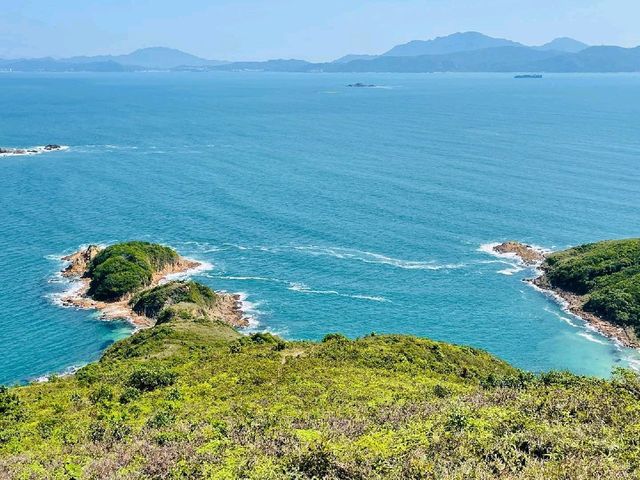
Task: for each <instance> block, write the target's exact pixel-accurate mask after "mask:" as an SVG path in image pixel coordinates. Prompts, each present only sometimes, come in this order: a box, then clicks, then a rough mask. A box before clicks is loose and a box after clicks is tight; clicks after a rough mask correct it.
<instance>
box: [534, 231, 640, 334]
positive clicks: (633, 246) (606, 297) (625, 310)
mask: <svg viewBox="0 0 640 480" xmlns="http://www.w3.org/2000/svg"><path fill="white" fill-rule="evenodd" d="M542 268H543V270H544V272H545V274H544V276H543V277H541V278H540V279H539V280H538V284H540V285H541V286H545V285H549V286H551V287H553V288H558V289H561V290H562V291H565V292H569V293H571V294H574V295H577V296H578V299H577V302H579V303H580V304H581V305H582V308H583V309H584V310H585V311H586V312H590V313H593V314H596V315H598V316H599V317H601V318H603V319H605V320H607V321H609V322H612V323H614V324H616V325H620V326H622V327H624V328H626V329H628V330H630V333H631V334H632V336H635V337H638V336H639V334H640V239H628V240H609V241H605V242H598V243H591V244H587V245H581V246H579V247H575V248H571V249H569V250H565V251H562V252H558V253H554V254H551V255H549V256H548V257H547V259H546V261H545V262H544V264H543V265H542Z"/></svg>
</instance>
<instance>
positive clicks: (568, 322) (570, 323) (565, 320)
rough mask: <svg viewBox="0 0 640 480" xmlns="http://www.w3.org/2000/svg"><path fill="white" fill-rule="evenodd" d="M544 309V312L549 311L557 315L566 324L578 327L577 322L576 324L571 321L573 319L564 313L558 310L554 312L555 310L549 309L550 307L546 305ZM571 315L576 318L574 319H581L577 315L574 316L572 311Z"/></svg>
mask: <svg viewBox="0 0 640 480" xmlns="http://www.w3.org/2000/svg"><path fill="white" fill-rule="evenodd" d="M544 311H545V312H548V313H551V314H552V315H555V316H556V317H558V318H559V319H560V320H562V321H563V322H565V323H567V324H569V325H571V326H572V327H579V325H578V324H576V323H574V322H573V320H572V319H571V318H569V317H567V316H564V315H560V314H559V313H558V312H555V311H553V310H551V309H550V308H548V307H544ZM571 316H572V317H574V318H576V319H578V320H581V319H580V317H577V316H576V315H574V314H573V313H572V314H571Z"/></svg>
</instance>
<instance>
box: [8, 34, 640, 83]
mask: <svg viewBox="0 0 640 480" xmlns="http://www.w3.org/2000/svg"><path fill="white" fill-rule="evenodd" d="M148 70H165V71H185V70H187V71H267V72H347V73H348V72H353V73H357V72H361V73H366V72H413V73H429V72H560V73H562V72H566V73H569V72H594V73H597V72H640V47H636V48H622V47H615V46H589V45H587V44H585V43H582V42H579V41H577V40H574V39H572V38H567V37H563V38H557V39H555V40H553V41H551V42H549V43H546V44H544V45H540V46H527V45H523V44H521V43H518V42H514V41H511V40H507V39H504V38H493V37H489V36H486V35H483V34H481V33H478V32H465V33H454V34H453V35H449V36H446V37H438V38H435V39H433V40H414V41H411V42H408V43H405V44H402V45H397V46H395V47H393V48H392V49H390V50H389V51H387V52H385V53H383V54H382V55H346V56H344V57H341V58H339V59H337V60H335V61H333V62H328V63H312V62H307V61H304V60H295V59H288V60H268V61H264V62H223V61H218V60H207V59H204V58H200V57H196V56H194V55H190V54H188V53H185V52H182V51H180V50H175V49H171V48H164V47H154V48H145V49H141V50H136V51H135V52H133V53H130V54H128V55H102V56H94V57H72V58H65V59H54V58H38V59H16V60H1V59H0V71H52V72H67V71H95V72H110V71H111V72H129V71H148Z"/></svg>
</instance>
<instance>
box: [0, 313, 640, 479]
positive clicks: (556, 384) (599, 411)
mask: <svg viewBox="0 0 640 480" xmlns="http://www.w3.org/2000/svg"><path fill="white" fill-rule="evenodd" d="M638 432H640V383H639V382H638V380H637V378H636V377H635V376H634V375H632V374H629V373H620V374H619V376H618V378H617V379H616V380H613V381H605V380H597V379H587V378H580V377H575V376H573V375H569V374H545V375H542V376H539V377H534V376H533V375H530V374H526V373H523V372H520V371H517V370H516V369H514V368H512V367H510V366H509V365H507V364H506V363H504V362H502V361H500V360H497V359H495V358H493V357H491V356H490V355H489V354H487V353H485V352H482V351H479V350H475V349H472V348H467V347H456V346H452V345H447V344H443V343H437V342H433V341H429V340H423V339H417V338H412V337H407V336H396V335H389V336H376V335H371V336H368V337H365V338H361V339H359V340H348V339H346V338H344V337H342V336H340V335H330V336H327V337H326V338H325V340H324V341H323V342H320V343H309V342H306V343H305V342H284V341H282V340H280V339H278V338H276V337H273V336H271V335H268V334H256V335H253V336H250V337H246V336H241V335H239V334H238V333H237V332H236V331H235V330H234V329H233V328H231V327H229V326H228V325H225V324H222V323H218V322H216V321H211V320H209V319H201V320H200V319H197V318H196V319H190V320H184V319H181V318H179V317H174V318H171V319H169V320H168V321H166V322H165V323H162V324H161V325H157V326H155V327H153V328H150V329H147V330H143V331H141V332H139V333H137V334H135V335H134V336H132V337H130V338H129V339H127V340H124V341H121V342H119V343H117V344H115V345H113V346H112V347H111V348H110V349H109V350H107V351H106V353H105V354H104V356H103V358H102V359H101V360H100V361H99V362H98V363H95V364H92V365H89V366H87V367H85V368H83V369H82V370H80V371H79V372H78V373H77V374H76V375H75V376H72V377H66V378H58V379H52V380H51V381H50V382H48V383H45V384H34V385H30V386H25V387H18V388H11V389H3V390H0V478H77V479H84V478H87V479H94V478H95V479H98V478H99V479H104V478H128V479H141V478H185V479H186V478H189V479H195V478H255V479H269V478H273V479H278V478H298V479H304V478H318V479H320V478H323V479H324V478H335V479H338V478H339V479H369V478H438V479H441V478H474V477H475V478H493V477H498V476H499V477H501V478H632V477H633V476H634V475H635V474H636V472H637V471H638V470H637V469H638V466H639V462H640V451H639V450H640V445H639V444H638V441H637V439H638Z"/></svg>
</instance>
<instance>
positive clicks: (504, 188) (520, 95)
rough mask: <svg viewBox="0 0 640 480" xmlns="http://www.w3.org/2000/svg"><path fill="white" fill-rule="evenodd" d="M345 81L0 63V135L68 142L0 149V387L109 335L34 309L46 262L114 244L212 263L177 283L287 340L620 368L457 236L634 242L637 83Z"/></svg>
mask: <svg viewBox="0 0 640 480" xmlns="http://www.w3.org/2000/svg"><path fill="white" fill-rule="evenodd" d="M356 77H358V78H354V75H342V74H335V75H296V74H263V75H260V74H250V73H238V74H226V73H220V74H202V75H200V74H188V73H185V74H61V75H54V74H52V75H49V74H33V75H27V74H12V75H0V107H1V108H2V111H3V115H2V116H0V132H2V133H1V134H0V144H2V145H4V146H21V145H40V144H42V143H43V142H55V143H57V144H61V145H69V146H70V147H71V148H70V149H69V150H68V151H65V152H57V153H55V154H51V155H39V156H31V157H3V158H1V159H0V179H1V180H0V181H1V183H2V194H1V195H0V225H2V226H3V233H2V235H0V265H2V269H0V312H1V313H0V383H12V382H15V381H19V380H25V379H30V378H35V377H37V376H39V375H43V374H46V373H48V372H56V371H62V370H64V369H65V368H66V367H68V366H70V365H75V364H82V363H85V362H87V361H90V360H93V359H95V358H97V357H98V356H99V353H100V351H101V349H103V348H104V346H105V345H107V344H109V343H110V342H112V341H113V340H114V339H116V338H120V337H121V336H122V335H126V334H127V333H128V331H129V328H128V327H127V325H126V324H107V323H104V322H100V321H98V320H96V318H95V316H94V315H92V314H91V313H90V312H83V311H75V310H69V309H61V308H58V307H57V306H55V305H54V304H53V302H52V299H51V294H54V293H55V292H57V291H60V290H62V289H64V288H66V286H65V285H63V284H59V283H55V277H54V275H55V272H56V271H58V270H59V263H57V261H55V260H54V259H53V258H54V257H51V256H52V255H53V256H56V255H61V254H63V253H65V252H66V253H70V252H71V251H74V250H76V249H77V247H78V246H79V245H81V244H84V243H102V244H108V243H114V242H116V241H122V240H127V239H131V238H135V239H142V240H149V241H154V242H162V243H166V244H168V245H171V246H172V247H174V248H176V249H177V250H178V251H180V253H181V254H183V255H186V256H188V257H194V258H196V259H198V260H203V261H207V262H210V263H212V264H213V265H214V267H213V268H212V269H211V270H209V271H207V272H200V273H199V274H197V275H196V276H195V277H194V278H196V279H197V280H199V281H201V282H203V283H205V284H207V285H209V286H211V287H212V288H214V289H222V290H228V291H232V292H243V293H245V294H246V295H247V300H248V302H249V303H250V306H251V305H252V306H253V310H254V316H255V319H256V321H258V322H259V325H258V326H257V327H255V328H258V329H268V330H270V331H273V332H276V333H279V334H282V335H284V336H285V337H287V338H296V339H299V338H313V339H319V338H321V337H322V336H323V335H324V334H325V333H327V332H332V331H340V332H343V333H345V334H348V335H350V336H358V335H362V334H365V333H368V332H370V331H377V332H399V333H411V334H416V335H421V336H427V337H431V338H434V339H437V340H445V341H449V342H455V343H464V344H469V345H473V346H476V347H481V348H485V349H487V350H489V351H490V352H491V353H494V354H496V355H498V356H500V357H501V358H504V359H505V360H507V361H509V362H512V363H513V364H515V365H516V366H518V367H523V368H526V369H530V370H534V371H540V370H548V369H569V370H572V371H574V372H578V373H586V374H593V375H602V376H606V375H608V374H609V372H610V370H611V368H612V367H614V366H626V365H629V360H631V361H635V359H636V358H637V355H636V354H635V353H634V352H630V351H628V350H622V349H619V348H617V347H616V346H615V345H614V344H613V343H611V342H610V341H608V340H606V339H604V338H602V337H600V336H598V335H597V334H595V333H593V332H591V331H589V330H586V329H584V328H583V327H582V326H581V323H580V322H579V321H577V320H576V319H574V318H571V317H569V316H568V315H565V314H564V313H563V312H562V311H561V309H560V308H559V307H558V306H557V305H556V304H555V303H553V302H552V301H551V300H549V299H548V298H546V297H545V296H543V295H541V294H540V293H539V292H536V291H535V290H533V289H532V288H530V287H528V286H527V285H525V284H524V283H522V282H521V281H520V280H521V279H522V278H525V277H527V276H530V275H531V273H530V272H528V271H527V270H521V269H520V268H519V267H518V266H517V265H515V264H512V263H509V262H508V261H506V260H503V259H498V258H494V257H491V256H489V255H487V254H486V253H484V252H482V251H479V247H480V246H481V245H483V244H487V243H490V242H496V241H502V240H507V239H518V240H521V241H524V242H527V243H532V244H536V245H541V246H544V247H547V248H554V249H561V248H565V247H567V246H569V245H576V244H579V243H584V242H588V241H595V240H600V239H604V238H622V237H629V236H637V234H638V230H637V229H638V220H637V219H638V209H637V205H638V204H639V203H640V202H639V200H640V198H639V197H640V194H639V193H638V191H640V189H638V184H639V182H640V173H639V171H638V169H637V158H638V154H639V153H640V140H639V138H640V137H639V136H638V135H637V133H638V132H637V125H638V124H639V122H640V76H638V75H592V76H590V75H550V76H545V78H544V80H543V81H540V82H534V83H529V82H518V81H516V80H514V79H513V78H512V75H508V74H505V75H489V74H482V75H480V74H479V75H441V74H438V75H395V74H394V75H380V74H376V75H364V76H363V75H356ZM365 77H366V78H365ZM357 81H362V82H363V83H365V82H366V83H371V84H376V85H381V86H386V87H389V88H376V89H353V88H347V87H345V85H347V84H349V83H354V82H357ZM35 105H37V107H35ZM504 262H507V263H504ZM498 272H500V273H498ZM508 273H510V274H511V275H508ZM50 280H54V283H49V281H50ZM574 325H575V326H574Z"/></svg>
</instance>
